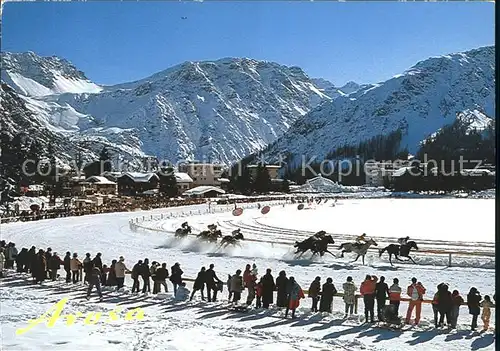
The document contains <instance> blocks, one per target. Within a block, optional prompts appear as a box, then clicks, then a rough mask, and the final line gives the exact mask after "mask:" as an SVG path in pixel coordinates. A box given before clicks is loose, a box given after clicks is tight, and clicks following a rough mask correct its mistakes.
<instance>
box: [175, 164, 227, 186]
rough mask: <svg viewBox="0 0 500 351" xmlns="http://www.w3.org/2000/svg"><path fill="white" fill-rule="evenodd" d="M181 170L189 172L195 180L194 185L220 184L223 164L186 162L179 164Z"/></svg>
mask: <svg viewBox="0 0 500 351" xmlns="http://www.w3.org/2000/svg"><path fill="white" fill-rule="evenodd" d="M178 168H179V172H181V173H187V174H188V175H189V176H190V177H191V179H192V180H193V183H192V186H200V185H207V186H220V180H219V179H220V178H221V176H222V165H219V164H213V163H194V162H192V163H184V164H181V165H179V167H178Z"/></svg>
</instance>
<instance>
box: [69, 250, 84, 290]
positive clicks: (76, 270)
mask: <svg viewBox="0 0 500 351" xmlns="http://www.w3.org/2000/svg"><path fill="white" fill-rule="evenodd" d="M69 264H70V268H71V276H72V279H73V284H76V282H78V281H79V280H80V267H81V266H82V263H81V262H80V260H79V259H78V254H77V253H76V252H75V253H73V258H72V259H71V260H70V263H69Z"/></svg>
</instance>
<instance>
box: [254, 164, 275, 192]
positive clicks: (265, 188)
mask: <svg viewBox="0 0 500 351" xmlns="http://www.w3.org/2000/svg"><path fill="white" fill-rule="evenodd" d="M253 187H254V189H255V191H256V192H258V193H260V194H264V193H268V192H269V191H270V190H271V188H272V183H271V177H270V176H269V172H268V170H267V168H266V166H265V165H264V166H263V165H261V164H259V165H258V166H257V171H256V174H255V179H253Z"/></svg>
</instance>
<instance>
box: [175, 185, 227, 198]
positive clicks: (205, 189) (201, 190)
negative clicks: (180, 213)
mask: <svg viewBox="0 0 500 351" xmlns="http://www.w3.org/2000/svg"><path fill="white" fill-rule="evenodd" d="M209 191H216V192H218V193H219V194H225V193H226V192H225V191H224V190H222V189H221V188H219V187H216V186H209V185H200V186H197V187H196V188H192V189H189V190H186V191H185V192H184V193H183V195H186V196H190V195H203V194H205V193H207V192H209Z"/></svg>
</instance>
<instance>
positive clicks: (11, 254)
mask: <svg viewBox="0 0 500 351" xmlns="http://www.w3.org/2000/svg"><path fill="white" fill-rule="evenodd" d="M16 257H17V248H16V244H14V243H9V244H8V245H7V249H6V251H5V265H4V266H5V268H6V269H11V268H14V261H15V259H16Z"/></svg>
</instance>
